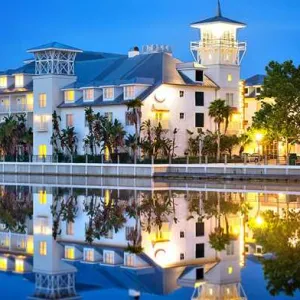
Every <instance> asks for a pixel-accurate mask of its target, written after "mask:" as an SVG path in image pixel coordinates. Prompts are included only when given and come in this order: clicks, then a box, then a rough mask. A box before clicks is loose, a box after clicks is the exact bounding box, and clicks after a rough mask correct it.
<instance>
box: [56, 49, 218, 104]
mask: <svg viewBox="0 0 300 300" xmlns="http://www.w3.org/2000/svg"><path fill="white" fill-rule="evenodd" d="M178 63H180V61H179V60H178V59H176V58H174V57H172V56H171V55H169V54H167V53H152V54H141V55H137V56H135V57H132V58H129V57H127V56H114V57H109V58H105V59H98V60H90V61H77V60H76V61H75V74H76V76H77V82H74V83H71V84H69V85H67V86H65V87H64V88H63V89H72V88H74V89H78V88H86V87H101V86H102V87H103V86H121V85H127V84H144V85H149V87H148V88H146V89H145V91H144V92H143V93H142V94H141V95H140V96H139V98H140V99H141V100H144V99H146V98H147V97H148V96H149V95H150V94H151V93H153V91H154V90H155V89H156V88H157V87H158V86H160V85H162V84H170V85H185V86H186V85H188V86H198V87H207V88H218V85H216V84H215V83H214V82H213V81H212V80H211V79H210V78H208V77H207V76H204V82H203V84H202V83H195V82H194V81H192V80H191V79H190V78H188V77H187V76H185V75H184V74H183V73H182V72H180V71H178V70H177V65H178ZM124 103H126V100H125V99H124V95H123V94H120V95H119V96H118V98H117V99H115V100H114V101H107V102H106V101H103V99H102V97H100V98H99V99H97V100H95V101H94V102H91V103H89V105H91V106H104V105H114V104H124ZM85 105H86V103H84V102H83V100H82V99H80V100H78V101H76V102H75V103H61V104H60V105H59V107H80V106H85Z"/></svg>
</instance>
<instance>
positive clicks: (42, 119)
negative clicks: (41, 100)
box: [38, 115, 48, 131]
mask: <svg viewBox="0 0 300 300" xmlns="http://www.w3.org/2000/svg"><path fill="white" fill-rule="evenodd" d="M38 118H39V126H38V131H48V121H47V119H48V118H47V116H46V115H40V116H38Z"/></svg>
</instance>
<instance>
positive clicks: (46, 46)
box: [27, 42, 82, 53]
mask: <svg viewBox="0 0 300 300" xmlns="http://www.w3.org/2000/svg"><path fill="white" fill-rule="evenodd" d="M54 49H55V50H64V51H70V52H82V50H80V49H78V48H75V47H72V46H69V45H65V44H61V43H58V42H52V43H48V44H44V45H40V46H37V47H33V48H30V49H28V50H27V52H29V53H32V52H37V51H42V50H54Z"/></svg>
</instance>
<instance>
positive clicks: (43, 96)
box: [39, 94, 47, 108]
mask: <svg viewBox="0 0 300 300" xmlns="http://www.w3.org/2000/svg"><path fill="white" fill-rule="evenodd" d="M46 103H47V96H46V94H40V95H39V106H40V108H43V107H46Z"/></svg>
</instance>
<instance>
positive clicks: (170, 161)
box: [169, 155, 172, 165]
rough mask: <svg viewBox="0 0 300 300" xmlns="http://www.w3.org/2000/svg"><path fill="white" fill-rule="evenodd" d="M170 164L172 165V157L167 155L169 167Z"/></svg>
mask: <svg viewBox="0 0 300 300" xmlns="http://www.w3.org/2000/svg"><path fill="white" fill-rule="evenodd" d="M171 164H172V156H171V155H169V165H171Z"/></svg>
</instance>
